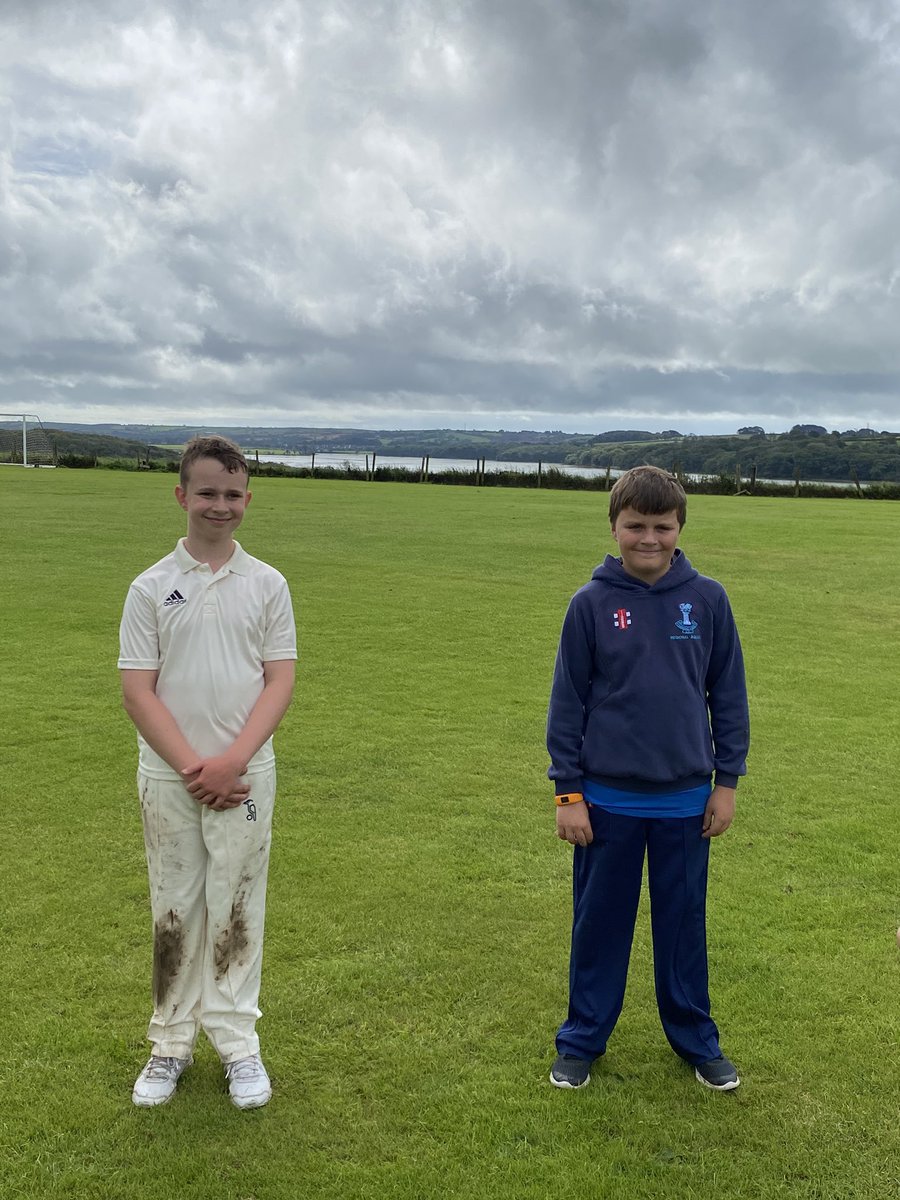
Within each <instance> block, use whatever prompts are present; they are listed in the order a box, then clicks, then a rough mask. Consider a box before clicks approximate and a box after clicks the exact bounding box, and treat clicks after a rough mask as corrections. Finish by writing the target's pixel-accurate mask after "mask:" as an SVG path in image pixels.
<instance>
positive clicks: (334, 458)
mask: <svg viewBox="0 0 900 1200" xmlns="http://www.w3.org/2000/svg"><path fill="white" fill-rule="evenodd" d="M259 461H260V462H271V463H284V464H285V465H286V466H289V467H308V466H309V465H310V463H311V461H312V456H311V455H309V454H260V456H259ZM369 461H370V463H371V455H370V456H369ZM542 465H543V468H544V470H545V471H547V470H549V469H551V468H552V469H553V470H554V471H562V472H564V473H565V474H566V475H584V476H587V477H588V478H590V477H591V476H595V475H602V476H604V477H605V476H606V467H573V466H570V465H569V464H568V463H550V462H545V463H543V464H542ZM348 466H350V467H356V468H357V469H358V470H360V471H364V470H365V469H366V455H365V454H360V453H358V452H357V453H352V452H350V451H345V452H344V453H341V454H316V467H317V468H319V467H323V468H324V467H337V468H342V467H343V468H346V467H348ZM375 466H376V467H401V468H402V469H404V470H406V471H410V472H412V473H415V472H417V471H419V470H421V467H422V459H421V457H419V458H408V457H407V458H398V457H396V456H395V455H391V454H384V455H382V454H379V455H377V456H376V461H375ZM484 469H485V471H518V472H520V473H522V474H526V475H533V474H536V473H537V469H538V464H537V463H536V462H502V461H495V460H494V459H490V458H489V459H488V460H487V461H486V462H485V464H484ZM428 470H429V471H431V472H434V471H474V470H475V459H474V458H432V459H430V460H429V463H428ZM621 474H622V472H621V471H619V470H617V469H616V468H615V467H613V468H612V469H611V470H610V477H611V478H612V479H618V477H619V476H620V475H621ZM687 478H688V479H694V480H697V479H701V478H702V476H701V475H691V474H688V476H687ZM745 479H746V475H745ZM759 482H760V483H779V484H782V485H784V486H786V487H792V486H793V484H794V480H793V479H763V478H762V476H760V478H759ZM814 482H818V483H819V484H821V485H823V486H825V487H850V486H852V485H851V483H850V480H849V479H848V480H847V481H846V482H844V483H840V482H837V481H834V480H818V481H816V480H811V479H810V480H807V479H802V480H801V481H800V483H801V486H802V485H803V484H805V483H814ZM862 486H863V488H865V486H866V485H865V483H864V484H863V485H862Z"/></svg>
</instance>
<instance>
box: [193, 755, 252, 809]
mask: <svg viewBox="0 0 900 1200" xmlns="http://www.w3.org/2000/svg"><path fill="white" fill-rule="evenodd" d="M241 766H242V764H238V763H235V761H234V760H233V759H231V758H229V757H228V755H226V754H217V755H215V756H214V757H212V758H201V759H198V760H197V762H194V763H190V764H189V765H188V766H186V767H185V768H184V769H183V770H182V772H181V774H182V776H183V777H184V786H185V787H186V788H187V790H188V791H189V792H190V794H191V795H192V796H193V797H194V799H195V800H196V801H197V802H198V803H199V804H208V805H209V807H210V808H213V809H216V811H221V810H222V809H224V808H236V807H237V806H238V805H239V804H243V802H244V800H246V798H247V796H248V795H249V794H250V789H249V787H248V786H247V784H246V783H245V782H244V780H243V779H242V778H241V774H240V771H241Z"/></svg>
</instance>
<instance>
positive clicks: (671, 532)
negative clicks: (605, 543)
mask: <svg viewBox="0 0 900 1200" xmlns="http://www.w3.org/2000/svg"><path fill="white" fill-rule="evenodd" d="M679 533H681V526H680V525H679V523H678V514H677V513H676V511H675V509H674V508H673V509H672V510H671V511H670V512H665V513H654V514H649V513H641V512H638V511H637V509H636V508H623V509H622V511H621V512H620V513H619V515H618V516H617V517H616V520H615V522H614V524H613V526H612V535H613V537H614V538H615V539H616V542H617V543H618V546H619V553H620V554H621V556H622V566H623V567H624V568H625V570H626V571H627V572H628V574H629V575H633V576H634V577H635V579H640V580H642V581H643V582H644V583H649V584H651V586H652V585H653V584H654V583H656V582H657V580H659V579H662V577H663V575H665V573H666V571H668V569H669V566H670V564H671V562H672V555H673V554H674V553H675V547H676V546H677V544H678V535H679Z"/></svg>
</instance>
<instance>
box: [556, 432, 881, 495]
mask: <svg viewBox="0 0 900 1200" xmlns="http://www.w3.org/2000/svg"><path fill="white" fill-rule="evenodd" d="M811 430H812V431H814V432H811ZM568 461H569V462H571V463H576V464H578V465H579V466H596V467H606V466H610V467H614V468H618V469H624V468H627V467H636V466H639V465H640V464H641V463H650V464H652V465H653V466H658V467H666V468H669V469H671V468H672V467H673V466H675V465H677V466H678V467H679V468H680V469H681V470H682V471H686V472H688V473H690V474H697V475H731V476H732V477H733V476H734V472H735V470H736V469H737V467H738V466H740V467H741V470H742V471H743V472H744V473H745V474H747V473H749V471H750V468H751V467H752V466H755V467H756V470H757V474H758V475H759V477H760V478H766V479H793V478H794V475H795V473H796V472H798V471H799V473H800V475H801V477H802V478H803V479H822V480H835V481H843V480H849V479H853V478H854V476H856V477H857V478H859V479H861V480H886V481H889V482H894V483H896V482H900V434H897V433H890V432H888V431H884V432H882V433H872V432H871V431H862V430H847V431H846V432H845V433H839V432H837V431H836V430H835V431H834V432H833V433H829V432H828V430H826V429H824V428H823V427H822V426H809V425H795V426H794V428H793V429H791V430H790V432H788V433H779V434H766V433H764V432H763V431H762V430H761V429H760V428H759V427H758V426H745V428H744V429H743V430H741V431H740V432H739V433H738V434H736V435H734V436H731V437H691V436H688V437H683V438H677V439H676V438H672V439H670V440H667V441H663V440H659V441H654V442H631V443H621V442H620V443H617V444H615V445H610V444H609V443H606V442H599V441H597V442H594V443H593V444H592V445H590V446H586V447H584V448H583V449H581V450H579V451H577V452H575V453H574V454H572V455H570V456H569V460H568Z"/></svg>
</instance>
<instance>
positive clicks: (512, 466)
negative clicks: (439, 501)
mask: <svg viewBox="0 0 900 1200" xmlns="http://www.w3.org/2000/svg"><path fill="white" fill-rule="evenodd" d="M259 461H260V462H271V463H284V464H285V465H286V466H289V467H308V466H309V465H310V463H311V461H312V456H311V455H309V454H260V456H259ZM369 461H370V463H371V455H370V456H369ZM347 466H351V467H356V468H357V469H358V470H361V471H364V470H365V469H366V456H365V454H359V453H350V452H349V451H348V452H345V453H343V454H316V468H317V469H318V468H319V467H338V468H340V467H347ZM375 466H376V467H401V468H402V469H403V470H406V471H413V472H415V471H419V470H420V469H421V467H422V459H421V456H420V457H419V458H397V457H395V456H394V455H391V454H379V455H377V458H376V461H375ZM551 467H552V468H553V470H554V471H563V472H565V474H566V475H585V476H592V475H603V476H605V475H606V467H572V466H569V464H568V463H547V462H545V463H544V464H543V468H544V470H545V471H546V470H548V469H550V468H551ZM484 469H485V471H491V472H494V471H519V472H521V473H523V474H525V475H533V474H536V472H537V469H538V464H537V463H536V462H497V461H494V460H493V459H490V458H489V459H488V460H487V461H486V462H485V464H484ZM428 470H429V471H431V472H434V471H474V470H475V459H474V458H432V459H430V460H429V463H428ZM610 474H611V476H612V477H613V479H616V478H618V476H619V475H621V474H622V472H621V471H616V470H613V471H611V472H610Z"/></svg>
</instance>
